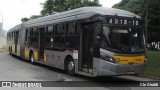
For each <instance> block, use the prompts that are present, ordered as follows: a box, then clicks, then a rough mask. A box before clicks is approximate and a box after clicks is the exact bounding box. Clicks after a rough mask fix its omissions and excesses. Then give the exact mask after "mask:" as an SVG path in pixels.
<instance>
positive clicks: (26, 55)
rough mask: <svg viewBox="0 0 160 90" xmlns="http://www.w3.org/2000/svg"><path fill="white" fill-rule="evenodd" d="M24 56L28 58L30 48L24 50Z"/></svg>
mask: <svg viewBox="0 0 160 90" xmlns="http://www.w3.org/2000/svg"><path fill="white" fill-rule="evenodd" d="M24 56H25V58H28V57H29V50H25V51H24Z"/></svg>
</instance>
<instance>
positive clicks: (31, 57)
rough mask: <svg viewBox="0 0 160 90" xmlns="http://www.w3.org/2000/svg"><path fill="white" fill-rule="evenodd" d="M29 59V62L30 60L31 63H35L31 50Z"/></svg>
mask: <svg viewBox="0 0 160 90" xmlns="http://www.w3.org/2000/svg"><path fill="white" fill-rule="evenodd" d="M29 59H30V62H31V63H32V64H35V62H34V54H33V53H32V52H31V54H30V57H29Z"/></svg>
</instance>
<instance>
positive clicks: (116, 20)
mask: <svg viewBox="0 0 160 90" xmlns="http://www.w3.org/2000/svg"><path fill="white" fill-rule="evenodd" d="M106 23H107V24H112V25H131V26H140V25H142V21H141V19H138V18H132V17H131V18H128V17H126V18H125V17H113V16H112V17H106Z"/></svg>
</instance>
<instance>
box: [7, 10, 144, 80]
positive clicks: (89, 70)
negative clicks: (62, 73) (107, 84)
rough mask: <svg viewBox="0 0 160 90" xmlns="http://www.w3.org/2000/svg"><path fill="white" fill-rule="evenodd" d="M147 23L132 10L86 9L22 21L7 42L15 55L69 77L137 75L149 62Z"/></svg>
mask: <svg viewBox="0 0 160 90" xmlns="http://www.w3.org/2000/svg"><path fill="white" fill-rule="evenodd" d="M142 24H143V22H142V20H141V18H140V17H139V16H137V15H135V14H133V13H130V12H128V11H124V10H119V9H114V8H105V7H82V8H78V9H74V10H69V11H65V12H61V13H56V14H53V15H48V16H45V17H41V18H38V19H34V20H30V21H27V22H23V23H22V24H19V25H17V26H15V27H13V28H11V29H10V30H9V31H8V33H7V40H8V42H7V43H8V48H9V53H10V54H11V55H12V54H14V55H16V56H19V57H21V58H23V59H26V60H30V62H31V63H33V64H34V63H41V64H45V65H49V66H51V67H55V68H58V69H62V70H66V71H67V72H68V74H70V75H74V74H80V75H85V76H91V77H96V76H112V75H113V76H115V75H128V74H129V75H130V74H133V75H137V74H142V73H143V71H144V68H145V63H146V56H145V38H144V28H143V25H142Z"/></svg>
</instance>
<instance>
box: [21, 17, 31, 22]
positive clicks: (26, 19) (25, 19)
mask: <svg viewBox="0 0 160 90" xmlns="http://www.w3.org/2000/svg"><path fill="white" fill-rule="evenodd" d="M28 20H29V18H27V17H25V18H22V19H21V21H22V22H27V21H28Z"/></svg>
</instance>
